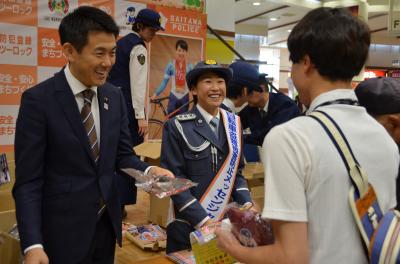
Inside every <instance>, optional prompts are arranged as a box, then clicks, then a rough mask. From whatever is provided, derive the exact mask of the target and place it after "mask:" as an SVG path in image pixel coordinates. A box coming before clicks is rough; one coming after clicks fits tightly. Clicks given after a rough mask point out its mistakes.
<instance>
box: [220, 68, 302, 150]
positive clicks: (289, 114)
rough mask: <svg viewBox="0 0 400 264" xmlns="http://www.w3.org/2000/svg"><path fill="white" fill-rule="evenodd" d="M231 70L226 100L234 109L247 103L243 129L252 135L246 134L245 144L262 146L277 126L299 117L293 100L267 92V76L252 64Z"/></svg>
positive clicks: (243, 116) (241, 111)
mask: <svg viewBox="0 0 400 264" xmlns="http://www.w3.org/2000/svg"><path fill="white" fill-rule="evenodd" d="M229 67H230V68H231V69H232V70H233V78H232V80H231V81H230V82H229V83H228V91H227V97H228V98H229V99H231V100H232V101H233V102H234V105H235V107H240V106H241V105H237V102H239V103H240V104H243V102H247V103H248V105H247V106H246V107H244V108H243V109H242V110H240V112H239V113H238V115H239V116H240V120H241V121H242V127H243V129H246V128H249V129H250V133H245V135H244V137H243V140H244V143H246V144H254V145H258V146H261V145H262V144H263V141H264V138H265V136H266V135H267V133H268V132H269V131H270V130H271V129H272V128H273V127H274V126H276V125H279V124H282V123H284V122H286V121H288V120H290V119H292V118H294V117H297V116H299V115H300V111H299V109H298V107H297V105H296V104H295V102H294V101H293V100H292V99H290V98H289V97H288V96H286V95H284V94H282V93H270V92H269V91H268V87H267V86H266V85H265V81H266V80H265V75H260V74H259V73H258V71H257V69H256V68H255V67H254V66H253V65H251V64H249V63H247V62H243V61H237V62H234V63H232V64H231V65H229ZM260 76H261V78H260Z"/></svg>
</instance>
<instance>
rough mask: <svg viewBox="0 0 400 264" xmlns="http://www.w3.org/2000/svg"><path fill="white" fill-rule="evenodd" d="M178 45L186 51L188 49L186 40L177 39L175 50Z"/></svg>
mask: <svg viewBox="0 0 400 264" xmlns="http://www.w3.org/2000/svg"><path fill="white" fill-rule="evenodd" d="M178 47H181V49H183V50H186V51H188V49H189V45H188V43H187V42H186V40H183V39H178V40H177V41H176V44H175V49H176V50H177V49H178Z"/></svg>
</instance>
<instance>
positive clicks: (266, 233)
mask: <svg viewBox="0 0 400 264" xmlns="http://www.w3.org/2000/svg"><path fill="white" fill-rule="evenodd" d="M226 214H227V215H228V218H229V220H230V222H231V225H232V229H231V231H232V233H233V234H234V235H235V237H236V238H237V239H238V240H239V241H240V243H241V244H242V245H243V246H246V247H256V246H264V245H269V244H273V243H274V241H275V238H274V233H273V232H272V225H271V223H270V222H269V221H267V220H265V219H262V218H261V215H260V214H259V213H257V212H255V211H253V210H249V208H248V207H247V208H243V207H240V206H239V205H238V204H236V203H232V204H229V205H228V207H227V211H226Z"/></svg>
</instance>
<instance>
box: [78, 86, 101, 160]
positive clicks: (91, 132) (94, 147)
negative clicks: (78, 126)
mask: <svg viewBox="0 0 400 264" xmlns="http://www.w3.org/2000/svg"><path fill="white" fill-rule="evenodd" d="M94 94H95V92H94V91H92V90H90V89H86V90H85V91H83V92H82V95H83V99H84V100H83V107H82V110H81V117H82V122H83V125H84V127H85V130H86V134H87V136H88V138H89V143H90V150H91V152H92V154H93V158H94V160H95V162H97V160H98V159H99V153H100V151H99V143H98V141H97V135H96V128H95V124H94V118H93V114H92V110H91V105H92V99H93V95H94Z"/></svg>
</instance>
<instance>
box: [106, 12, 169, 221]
mask: <svg viewBox="0 0 400 264" xmlns="http://www.w3.org/2000/svg"><path fill="white" fill-rule="evenodd" d="M160 20H161V17H160V15H159V14H158V13H157V12H156V11H154V10H152V9H148V8H145V9H142V10H140V11H139V13H138V14H137V16H136V18H135V20H134V23H133V25H132V30H133V32H132V33H129V34H128V35H126V36H124V37H123V38H121V39H119V40H118V42H117V51H116V62H115V64H114V66H113V68H112V69H111V71H110V74H109V82H110V83H112V84H114V85H115V86H118V87H120V88H121V90H122V94H123V95H124V97H125V102H126V106H127V113H128V120H129V130H130V133H131V139H132V145H133V146H136V145H139V144H140V143H142V142H143V137H144V136H145V135H146V134H147V132H148V131H147V130H148V124H147V120H146V117H145V113H144V105H145V96H146V91H147V78H148V67H147V66H148V60H147V59H148V56H147V50H146V45H145V42H150V41H151V40H152V39H153V38H154V36H155V35H156V32H157V31H158V30H160V29H161V30H164V28H162V26H161V23H160ZM118 178H119V181H118V187H119V188H118V189H119V191H120V197H121V203H122V208H123V206H124V205H126V204H134V203H136V187H135V184H134V180H133V179H132V178H128V176H121V177H118ZM123 215H124V216H126V211H123Z"/></svg>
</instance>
